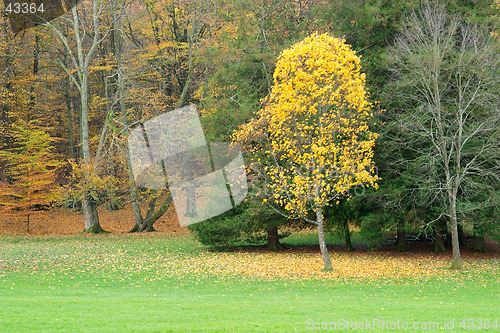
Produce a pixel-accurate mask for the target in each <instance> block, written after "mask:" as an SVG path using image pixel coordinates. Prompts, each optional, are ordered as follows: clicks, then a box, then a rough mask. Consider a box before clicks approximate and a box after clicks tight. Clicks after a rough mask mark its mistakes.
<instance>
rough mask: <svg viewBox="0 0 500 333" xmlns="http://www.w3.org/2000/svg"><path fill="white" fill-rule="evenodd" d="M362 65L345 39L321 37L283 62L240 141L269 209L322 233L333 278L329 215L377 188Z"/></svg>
mask: <svg viewBox="0 0 500 333" xmlns="http://www.w3.org/2000/svg"><path fill="white" fill-rule="evenodd" d="M359 63H360V59H359V57H358V56H356V54H355V52H354V51H352V50H351V48H350V47H349V45H347V44H345V41H344V40H343V39H339V38H334V37H331V36H329V35H328V34H322V35H319V34H317V33H314V34H313V35H311V36H310V37H307V38H306V39H304V40H303V41H302V42H299V43H297V44H295V45H293V46H292V47H291V48H289V49H287V50H284V51H283V52H282V53H281V55H280V57H279V58H278V61H277V64H276V70H275V72H274V85H273V87H272V90H271V94H270V95H269V97H268V98H267V99H266V101H265V102H264V105H263V108H262V109H261V110H260V111H259V112H258V113H257V117H256V118H254V119H252V120H251V121H250V122H249V123H248V124H245V125H243V126H241V127H240V129H239V130H238V131H237V132H236V134H235V136H234V140H235V141H236V142H237V143H240V144H241V145H243V146H244V147H245V149H246V151H247V153H249V155H250V158H251V163H250V166H249V169H250V170H251V175H250V176H249V177H250V179H258V180H259V182H260V186H261V188H262V192H261V193H263V195H264V196H265V197H264V199H263V202H265V203H268V204H269V205H271V206H273V207H275V208H276V209H277V210H280V211H281V212H282V213H283V214H284V215H286V216H287V217H289V218H291V219H301V220H305V221H307V222H309V223H312V224H314V225H315V226H316V227H317V231H318V239H319V245H320V249H321V255H322V257H323V262H324V269H325V270H331V269H332V265H331V262H330V256H329V253H328V249H327V247H326V243H325V236H324V210H325V208H326V207H327V206H328V205H331V204H336V201H337V200H338V199H340V198H341V197H344V196H345V195H347V193H348V190H349V189H350V188H351V187H353V186H356V185H362V184H364V185H366V186H374V187H376V186H377V185H376V180H377V177H376V176H375V175H374V174H373V167H374V165H373V162H372V157H373V147H374V145H375V139H376V137H377V135H376V134H375V133H372V132H371V131H370V129H369V126H368V125H369V122H370V119H371V118H372V117H373V114H372V113H371V103H369V102H368V101H367V92H366V90H365V76H364V74H362V73H361V68H360V64H359Z"/></svg>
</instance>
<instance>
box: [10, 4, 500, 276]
mask: <svg viewBox="0 0 500 333" xmlns="http://www.w3.org/2000/svg"><path fill="white" fill-rule="evenodd" d="M4 9H5V8H2V12H4ZM498 10H499V4H498V1H494V0H491V1H487V0H481V1H474V2H471V1H465V0H464V1H458V0H457V1H448V2H446V4H445V3H438V2H432V1H431V2H429V1H416V2H410V3H408V2H404V1H378V0H369V1H362V0H355V1H349V2H345V1H338V0H329V1H313V0H295V1H275V0H266V1H264V0H261V1H253V2H247V1H240V0H234V1H226V0H220V1H219V0H217V1H215V0H203V1H202V0H185V1H181V0H172V1H170V0H152V1H151V0H139V1H125V0H108V1H105V0H88V1H82V2H81V3H80V5H78V6H76V7H74V8H72V9H71V10H70V11H69V12H68V13H66V14H65V15H63V16H62V17H60V18H58V19H55V20H53V21H50V22H47V23H46V24H43V25H41V26H39V27H36V28H33V29H30V30H25V31H21V32H18V33H17V34H16V35H14V33H13V32H12V29H11V28H10V24H9V22H8V19H7V16H6V15H3V16H2V23H1V26H0V35H1V37H0V69H1V70H2V73H3V75H2V76H1V77H0V94H1V99H0V150H1V151H2V153H1V155H0V160H1V161H0V182H1V183H0V207H2V208H3V209H19V210H21V211H29V210H30V209H38V208H44V207H48V206H51V205H55V204H57V205H62V206H65V207H67V208H72V209H80V210H81V211H82V212H83V214H84V216H85V226H84V228H85V231H88V232H101V231H102V228H101V227H100V224H99V216H98V210H97V207H98V206H99V205H103V206H105V207H106V208H107V209H111V210H115V209H121V208H123V206H124V205H126V204H130V205H131V206H132V208H133V211H134V224H133V225H131V229H132V230H133V231H144V230H154V226H153V225H154V223H155V221H157V220H158V219H159V217H161V216H162V215H163V214H164V213H165V212H166V210H167V209H168V208H169V206H170V205H171V202H172V199H171V196H170V193H169V192H168V190H151V189H144V188H140V187H137V186H136V185H135V182H134V178H133V174H132V172H131V166H130V158H129V152H128V146H127V144H126V143H127V136H128V132H129V131H130V129H131V128H134V127H136V126H138V125H139V124H140V123H141V122H144V121H146V120H148V119H150V118H152V117H154V116H156V115H159V114H161V113H163V112H165V111H168V110H172V109H175V108H178V107H180V106H184V105H188V104H196V105H198V106H199V109H200V116H201V120H202V124H203V128H204V131H205V134H206V136H207V139H208V140H209V141H231V140H234V141H236V142H238V143H239V144H241V145H242V146H243V147H244V150H245V159H246V162H247V164H248V165H252V166H254V169H253V170H249V178H250V184H251V186H250V192H249V197H248V199H247V200H246V201H245V202H244V203H243V204H242V205H240V206H239V207H237V208H236V209H234V210H232V211H230V212H227V213H225V214H223V215H221V216H219V217H216V218H214V219H211V220H209V221H206V222H203V223H199V224H196V225H193V226H191V229H192V230H193V232H194V233H195V234H196V235H197V236H198V237H199V239H200V240H202V242H204V243H207V244H211V245H214V246H228V245H234V244H240V243H245V242H246V243H248V242H260V241H267V242H268V244H269V247H271V248H274V249H278V248H279V247H280V243H279V239H280V237H282V236H284V235H286V234H287V232H290V231H291V230H294V229H300V228H303V227H306V226H307V221H315V223H314V224H316V225H317V226H319V224H318V223H319V222H318V221H319V220H321V221H322V222H321V225H322V228H323V227H324V228H325V229H326V230H330V231H334V232H337V233H339V234H341V235H342V236H343V237H344V238H345V239H346V244H347V247H348V248H351V247H352V245H351V244H350V233H351V230H352V229H353V228H356V229H358V230H360V233H361V235H362V237H363V239H364V240H365V242H366V243H367V244H368V245H369V246H370V247H374V248H375V247H377V246H379V245H380V244H381V243H382V241H383V240H384V239H385V237H386V235H387V234H390V233H395V234H397V249H398V250H401V251H404V250H406V249H407V246H406V241H405V239H406V237H405V235H406V234H419V235H421V236H427V237H430V238H432V239H433V242H434V251H436V252H439V251H444V250H445V245H446V244H447V241H448V237H447V235H448V233H450V235H451V237H450V238H451V243H452V245H453V246H452V247H453V249H454V264H455V265H456V266H457V267H459V266H460V262H461V260H460V256H459V252H458V251H459V243H461V242H463V241H464V239H465V236H463V235H464V233H465V234H467V235H470V236H472V237H473V238H474V244H473V248H474V249H475V250H477V251H484V250H485V244H484V240H485V237H490V238H493V239H498V235H499V232H498V231H499V223H498V216H499V208H498V207H499V205H498V203H499V199H500V197H499V193H500V191H499V184H500V181H499V180H500V170H498V167H499V165H500V164H499V163H498V162H499V161H498V156H500V154H498V153H499V151H498V150H499V148H500V144H499V142H500V141H499V130H498V128H499V126H498V125H499V118H500V116H499V104H498V102H499V101H498V96H499V95H500V94H499V91H498V90H499V84H498V83H499V82H498V58H499V57H498V54H499V52H498V42H499V36H498V31H497V28H496V24H497V23H498ZM315 33H317V34H316V35H314V34H315ZM323 33H326V34H327V35H326V36H333V38H335V40H336V41H335V42H334V41H333V40H330V42H329V43H330V49H328V48H326V49H324V52H326V54H327V55H328V56H330V55H331V54H329V53H331V52H337V51H335V50H344V51H338V52H341V53H339V54H340V55H341V56H340V58H339V59H344V58H346V57H348V54H351V53H349V51H346V50H347V49H345V48H344V47H343V46H341V45H340V44H338V45H337V44H336V43H337V40H338V41H341V40H343V41H344V42H343V43H345V45H346V47H348V49H350V50H353V51H355V52H353V53H352V56H351V55H349V57H352V63H357V64H358V65H356V66H359V68H357V69H355V68H354V67H352V66H351V65H350V64H348V65H346V66H347V67H346V68H350V69H351V71H352V70H354V71H355V72H356V71H359V77H358V76H356V75H351V76H350V77H351V79H352V78H354V79H353V81H352V80H351V81H352V82H358V84H359V87H360V88H359V89H361V90H363V91H365V90H366V93H363V94H361V95H359V94H360V91H361V90H359V89H358V93H357V94H354V93H352V94H354V95H356V96H357V97H356V98H358V101H359V100H363V101H366V102H363V103H366V104H363V105H365V106H366V110H363V111H360V110H358V111H359V112H360V113H359V114H357V115H356V114H353V113H352V112H350V111H349V112H347V111H346V110H354V109H355V108H354V107H351V106H352V105H355V103H354V100H353V101H352V103H354V104H352V103H351V104H352V105H351V104H349V103H350V102H349V103H347V104H345V105H351V106H348V107H345V105H344V106H341V104H338V105H336V104H335V103H337V102H338V101H337V100H333V99H332V100H329V101H328V102H324V103H323V102H322V100H321V98H322V97H321V96H314V98H313V97H311V94H309V93H307V94H306V93H303V94H302V95H304V96H305V95H307V96H308V98H310V100H313V102H311V103H312V104H311V105H308V104H307V103H308V102H307V99H304V98H302V95H301V94H299V95H295V97H293V98H292V99H290V100H289V101H287V100H286V99H284V98H283V94H284V93H283V91H287V90H286V89H288V88H284V87H285V86H286V83H287V82H288V81H293V80H294V77H295V75H296V71H297V69H294V70H291V71H290V72H289V74H287V75H288V76H282V77H280V76H279V75H280V74H277V73H282V74H281V75H284V74H283V73H284V72H283V70H282V69H283V68H285V67H286V66H287V65H289V64H290V63H293V62H294V61H298V62H299V63H300V61H306V60H304V59H305V57H311V58H314V57H319V58H322V57H323V58H324V55H325V54H323V55H321V54H317V52H316V53H314V52H313V51H310V52H306V53H304V54H302V55H301V57H300V59H301V60H294V58H293V56H292V55H291V54H290V53H288V54H289V57H291V58H289V60H288V61H285V62H283V63H281V67H280V60H279V59H284V58H285V57H286V56H285V55H286V54H287V53H286V52H287V50H294V49H295V50H296V52H298V53H300V52H302V51H304V49H303V48H304V47H305V46H301V47H302V49H301V50H302V51H300V50H299V47H298V46H297V45H301V44H300V42H301V41H304V40H305V39H306V38H310V37H311V36H323ZM325 38H326V37H325ZM332 43H333V44H332ZM334 44H335V45H336V46H333V45H334ZM320 45H323V44H317V45H316V46H317V47H316V50H315V51H317V50H320V49H321V47H320ZM328 50H330V51H328ZM331 50H334V51H331ZM304 52H305V51H304ZM342 52H343V53H342ZM346 52H347V53H346ZM280 55H281V56H280ZM356 57H357V59H358V60H355V58H356ZM331 61H336V60H334V59H333V58H332V59H331ZM324 65H325V66H326V65H328V62H327V63H325V64H324ZM349 66H350V67H349ZM356 66H355V67H356ZM332 70H334V69H332ZM342 75H343V74H342ZM342 75H341V74H339V73H337V76H335V77H342ZM332 78H333V76H332ZM311 80H312V79H311ZM311 80H310V82H311ZM332 80H333V79H332ZM320 81H321V80H320ZM277 83H278V84H277ZM323 83H325V82H319V81H318V82H316V86H314V88H310V89H309V90H307V89H308V88H307V87H305V88H304V89H306V90H307V91H309V92H310V91H314V90H317V89H320V88H321V84H323ZM279 84H284V85H283V86H282V88H281V89H282V90H279V89H280V88H279ZM326 84H327V85H328V84H329V83H328V82H326ZM348 86H349V87H351V88H352V87H353V86H352V84H350V83H349V84H348ZM283 89H285V90H283ZM346 89H347V88H346ZM292 90H293V89H292ZM299 90H300V89H295V90H294V91H295V92H296V93H297V91H299ZM326 91H328V89H326V90H325V91H324V92H326ZM342 91H343V94H344V95H345V94H349V93H348V92H349V90H342ZM299 92H300V91H299ZM313 95H314V94H313ZM354 95H353V96H354ZM352 98H354V97H352ZM299 101H300V103H299ZM318 103H319V104H318ZM321 103H323V104H321ZM282 105H289V107H288V108H286V107H285V108H284V109H283V108H282ZM318 105H323V106H324V109H321V108H320V107H318V112H317V113H315V117H316V118H314V117H309V115H308V114H307V112H309V111H307V112H305V111H304V110H306V109H307V110H310V107H312V106H314V107H315V108H316V107H317V106H318ZM335 105H336V106H335ZM291 106H293V108H297V109H296V111H293V112H292V111H291V110H292V109H290V107H291ZM368 106H369V107H368ZM280 108H281V110H282V112H284V113H279V112H278V111H279V110H280ZM332 109H336V110H344V111H342V112H343V113H339V114H338V115H337V116H334V114H332V113H331V112H330V111H331V110H332ZM266 110H267V111H266ZM301 110H302V111H301ZM303 111H304V112H303ZM287 112H289V113H290V112H292V113H293V114H294V115H295V116H296V117H297V118H293V119H291V118H289V117H288V116H287ZM346 112H347V113H349V117H347V116H345V115H346ZM365 113H366V114H368V116H367V115H365ZM266 117H267V118H266ZM313 118H314V119H316V122H314V119H313ZM340 118H343V119H344V121H345V124H348V125H346V126H345V127H342V129H343V130H344V132H342V131H339V127H334V124H337V125H338V124H339V123H338V119H340ZM259 119H260V120H259ZM263 119H264V120H265V119H274V120H273V121H280V122H281V123H280V124H281V125H282V127H281V129H283V131H282V132H280V133H281V134H280V135H282V136H274V137H272V138H271V139H272V140H275V141H276V143H277V145H276V147H281V148H280V149H282V148H283V149H284V147H288V148H289V149H288V150H291V151H293V154H292V153H290V156H289V157H290V158H289V159H287V158H285V155H286V154H287V151H283V152H279V151H276V150H275V151H274V154H277V155H276V156H275V158H276V160H277V161H280V162H279V163H278V164H276V165H275V166H274V167H272V165H271V164H269V163H268V164H266V163H267V162H269V161H271V160H270V159H272V158H273V156H272V154H271V155H270V154H269V150H266V149H265V146H262V147H264V148H262V149H260V150H258V149H254V148H255V147H257V146H259V142H261V141H259V140H263V138H265V137H266V135H264V134H266V133H269V130H270V129H271V128H272V126H271V127H269V126H268V125H265V121H264V120H263ZM299 120H300V121H299ZM311 123H314V124H322V125H321V126H323V125H324V126H323V127H322V128H323V129H324V128H329V129H328V130H325V131H324V132H321V131H320V132H317V131H315V128H314V126H313V127H311V126H312V125H311ZM245 124H246V125H245ZM252 124H253V125H252ZM245 126H247V134H248V135H246V136H245V135H239V134H238V133H240V134H241V133H242V129H243V128H245ZM248 126H254V127H253V128H251V127H248ZM259 126H260V127H259ZM325 126H326V127H325ZM328 126H330V127H328ZM351 127H352V128H354V129H357V130H359V131H358V132H356V133H353V131H345V129H346V128H351ZM275 130H276V128H275ZM347 132H349V133H348V134H347ZM26 133H32V135H26ZM259 133H260V134H262V135H264V136H260V137H259ZM273 133H274V132H273ZM298 133H302V134H304V135H302V136H297V134H298ZM332 133H335V134H336V135H341V136H342V135H344V136H345V135H350V138H351V139H352V137H353V135H355V136H356V137H357V138H359V140H357V141H356V144H354V143H353V141H352V140H351V141H350V144H351V146H350V147H351V148H352V147H354V146H356V147H361V146H363V147H364V148H363V149H364V151H363V154H359V152H360V150H359V149H361V148H359V149H358V150H356V149H354V148H353V150H352V151H355V152H357V153H358V155H355V154H352V155H349V156H350V157H349V158H347V157H346V158H345V160H350V161H360V160H361V161H365V163H364V164H363V166H360V167H359V169H357V170H358V171H357V172H354V171H353V170H354V166H349V167H348V166H347V165H344V167H345V170H347V169H348V170H350V171H349V173H345V174H344V176H345V181H340V178H338V177H337V178H335V175H338V174H339V173H338V172H337V173H335V175H334V173H332V172H331V170H330V171H328V170H325V169H324V168H323V169H321V168H320V169H317V168H316V169H315V167H313V166H312V165H311V164H310V163H309V162H310V161H314V160H315V159H319V161H322V162H321V163H325V160H324V159H327V161H328V159H329V161H330V162H331V163H330V165H336V164H338V163H340V162H339V161H338V156H337V155H335V154H337V153H336V152H337V150H338V151H341V150H342V147H344V146H345V145H346V143H345V142H347V141H345V140H344V141H342V142H344V143H343V145H344V146H342V145H340V146H339V145H338V141H335V140H337V139H336V138H332V139H331V140H330V141H329V139H327V136H328V135H330V134H332ZM306 134H307V135H306ZM319 137H321V138H322V141H321V140H320V141H321V144H322V146H321V145H320V146H321V147H319V146H318V147H316V146H314V151H310V152H308V151H307V149H306V150H304V151H300V152H299V153H297V152H298V150H297V147H304V146H305V145H304V144H301V143H300V142H301V140H305V141H304V142H306V141H307V142H308V143H309V144H310V143H311V142H312V141H314V140H315V139H317V138H319ZM267 139H269V138H266V140H267ZM334 139H335V140H334ZM272 140H271V141H272ZM311 140H312V141H311ZM320 141H318V142H320ZM364 142H366V143H364ZM369 142H371V143H370V144H369ZM278 143H279V144H278ZM361 143H363V145H361ZM297 145H298V146H297ZM311 147H312V146H310V147H309V148H311ZM311 149H312V148H311ZM266 151H267V153H266ZM334 153H335V154H334ZM311 154H312V155H311ZM332 154H333V155H332ZM344 154H345V156H347V155H348V153H347V151H345V152H344ZM334 155H335V156H334ZM311 156H312V157H311ZM367 156H368V157H367ZM259 158H260V160H259ZM366 158H368V159H366ZM306 160H307V161H306ZM266 161H267V162H266ZM321 163H320V164H321ZM259 167H268V168H269V169H266V170H267V171H268V172H267V173H266V177H271V176H273V173H274V176H273V177H274V180H276V181H275V182H274V183H273V182H272V181H270V179H272V178H269V179H264V178H265V177H264V178H262V177H259V176H258V174H257V173H256V170H258V169H259ZM292 170H295V171H296V172H297V174H294V173H293V172H292ZM339 170H340V169H339ZM337 171H338V170H337ZM280 172H281V174H280ZM282 172H285V173H287V176H286V177H292V176H293V177H294V178H293V179H295V181H293V182H291V183H287V182H280V181H278V180H279V179H280V178H281V179H285V178H286V177H285V176H280V175H284V174H283V173H282ZM301 172H302V173H301ZM304 172H305V173H307V175H308V176H306V175H305V174H304ZM260 174H261V175H262V173H260ZM299 176H300V177H302V178H300V177H299ZM349 176H353V177H352V178H349ZM322 177H323V178H322ZM356 177H357V178H356ZM347 179H349V181H348V180H347ZM308 183H309V184H321V186H320V187H318V191H319V188H323V189H324V191H325V192H324V195H322V194H320V193H321V191H319V192H318V196H317V197H316V198H315V199H314V198H313V199H312V201H311V204H312V206H310V207H313V208H314V207H316V209H309V210H308V209H306V208H307V207H309V206H307V202H309V201H308V200H306V199H304V198H305V197H308V195H309V194H311V195H312V192H311V191H310V190H306V187H307V186H306V187H304V186H305V185H304V184H308ZM290 184H292V185H293V186H290ZM346 184H350V186H346ZM366 184H369V185H370V186H369V187H367V186H366ZM335 185H337V186H335ZM318 186H319V185H318ZM278 192H279V193H278ZM313 192H314V191H313ZM276 195H277V196H276ZM280 197H281V198H282V199H280ZM312 197H314V195H312ZM283 198H288V199H287V200H284V199H283ZM290 198H294V199H293V200H292V199H290ZM280 200H281V201H280ZM314 205H316V206H314ZM317 207H321V214H320V215H321V216H320V215H318V213H319V210H318V209H317ZM320 217H321V219H319V218H320ZM320 240H321V236H320ZM320 243H321V242H320ZM323 250H324V249H323ZM323 254H324V251H323ZM324 258H325V256H324ZM325 263H326V262H325ZM326 266H327V265H326V264H325V267H326Z"/></svg>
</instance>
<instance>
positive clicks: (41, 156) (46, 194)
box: [0, 120, 60, 232]
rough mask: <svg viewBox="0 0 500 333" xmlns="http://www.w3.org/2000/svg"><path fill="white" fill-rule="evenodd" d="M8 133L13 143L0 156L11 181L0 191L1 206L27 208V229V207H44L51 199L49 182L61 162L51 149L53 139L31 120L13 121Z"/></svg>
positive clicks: (53, 178)
mask: <svg viewBox="0 0 500 333" xmlns="http://www.w3.org/2000/svg"><path fill="white" fill-rule="evenodd" d="M11 135H12V139H13V144H12V145H11V147H10V148H8V149H5V150H0V159H2V160H3V162H4V163H5V164H6V166H7V168H6V174H7V175H8V176H10V177H11V178H12V180H13V183H12V185H11V186H9V187H8V190H6V191H2V193H0V205H3V206H7V207H10V208H11V209H17V210H27V212H28V214H27V216H28V217H27V219H28V232H29V210H30V209H32V208H34V207H43V206H47V205H49V204H50V203H51V202H52V201H53V200H54V195H53V191H52V190H51V187H50V185H51V184H53V182H54V180H55V178H56V174H55V169H56V168H57V166H58V165H59V164H60V162H59V160H58V158H57V156H56V155H55V154H54V153H53V152H52V150H53V147H52V142H53V141H54V139H53V138H51V137H50V135H49V134H48V133H47V132H46V131H45V130H43V129H41V128H38V127H36V126H35V125H34V124H33V122H25V121H21V120H20V121H18V122H16V123H14V124H13V125H12V131H11Z"/></svg>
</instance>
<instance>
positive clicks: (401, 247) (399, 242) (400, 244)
mask: <svg viewBox="0 0 500 333" xmlns="http://www.w3.org/2000/svg"><path fill="white" fill-rule="evenodd" d="M396 237H397V239H396V251H398V252H406V251H408V245H407V244H406V233H405V232H404V230H402V228H401V227H400V226H398V230H397V236H396Z"/></svg>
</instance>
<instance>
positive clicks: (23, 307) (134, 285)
mask: <svg viewBox="0 0 500 333" xmlns="http://www.w3.org/2000/svg"><path fill="white" fill-rule="evenodd" d="M200 253H204V256H203V258H206V257H205V256H206V250H205V249H204V248H203V247H202V246H201V245H200V244H199V243H197V242H196V241H194V240H193V239H192V238H191V237H165V236H156V235H155V236H145V237H141V235H139V236H129V235H121V236H120V235H102V236H90V237H89V236H77V237H70V238H35V237H33V238H25V237H13V236H9V237H1V238H0V310H1V313H2V315H1V316H0V332H31V331H34V330H37V331H44V332H51V331H53V332H56V331H57V332H59V331H66V332H82V331H85V332H96V331H100V332H117V331H122V332H132V331H134V332H207V331H208V332H294V331H298V332H308V331H311V330H310V329H307V327H308V326H307V325H306V320H308V319H312V320H313V322H323V321H325V322H330V321H332V322H333V321H337V320H341V319H344V320H349V321H350V322H365V320H368V321H370V322H371V321H372V320H373V319H375V320H376V319H379V320H384V321H386V322H397V321H398V320H399V321H400V322H403V321H405V322H409V323H412V322H438V323H439V326H441V327H442V326H443V323H444V322H445V320H446V321H450V320H453V319H454V320H455V328H456V329H455V332H467V331H471V330H465V329H460V328H458V325H459V323H460V321H461V320H462V319H470V318H473V319H489V320H490V321H493V320H495V319H498V320H500V318H499V317H500V316H499V312H498V308H500V297H499V294H500V287H499V283H498V282H499V279H498V276H497V275H495V274H493V273H492V272H495V271H496V270H492V271H491V272H490V271H485V272H483V274H479V275H478V276H477V277H475V278H470V277H467V278H463V279H461V278H456V277H455V278H449V279H438V278H430V279H423V280H418V279H414V280H412V279H409V280H398V281H396V280H365V281H359V280H358V281H355V280H348V279H344V280H338V279H335V280H314V279H313V280H291V279H290V280H288V279H287V280H283V279H280V280H277V279H274V280H263V279H257V278H251V277H248V276H237V275H236V276H235V275H224V274H209V273H203V272H198V273H196V274H192V273H191V272H190V268H189V267H187V266H186V265H185V261H184V258H186V257H189V258H196V257H197V256H199V255H200ZM213 255H214V258H215V260H217V258H218V257H217V256H218V254H217V253H214V254H213ZM491 265H494V266H496V267H497V266H498V261H492V262H491ZM464 276H465V275H464ZM309 327H310V326H309ZM332 331H334V330H332ZM348 331H349V332H363V331H366V330H348ZM371 331H372V332H384V331H387V330H386V329H383V328H381V327H377V328H376V329H374V330H371ZM398 331H401V330H397V329H396V330H394V332H398ZM411 331H412V332H413V331H415V332H431V331H433V330H431V329H422V330H411ZM445 331H446V330H445ZM448 331H450V330H448ZM473 331H474V332H481V331H485V330H473ZM489 331H493V332H494V331H497V330H491V329H490V330H489Z"/></svg>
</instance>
